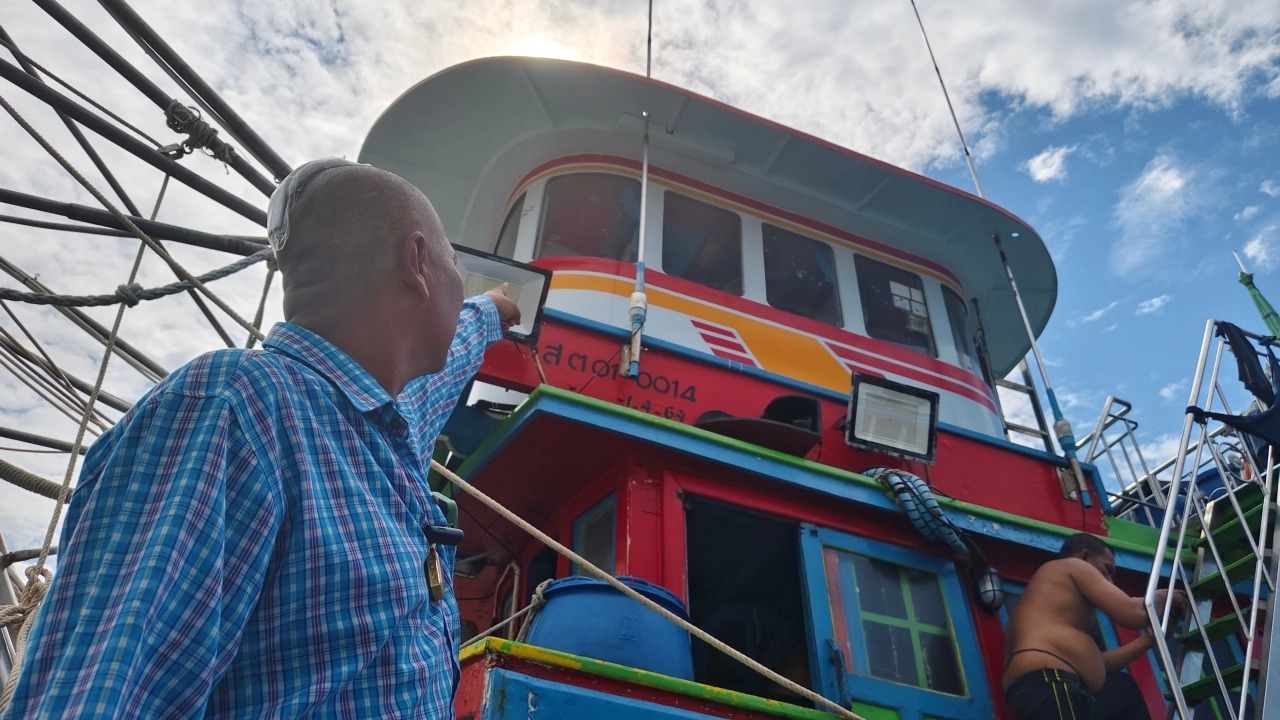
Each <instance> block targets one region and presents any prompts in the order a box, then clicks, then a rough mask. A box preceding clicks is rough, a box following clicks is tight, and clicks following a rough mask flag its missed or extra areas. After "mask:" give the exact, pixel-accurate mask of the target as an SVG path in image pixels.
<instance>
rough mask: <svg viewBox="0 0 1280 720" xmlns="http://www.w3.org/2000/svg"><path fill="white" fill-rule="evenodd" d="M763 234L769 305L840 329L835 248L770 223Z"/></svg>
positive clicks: (765, 276)
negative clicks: (833, 249)
mask: <svg viewBox="0 0 1280 720" xmlns="http://www.w3.org/2000/svg"><path fill="white" fill-rule="evenodd" d="M762 232H763V236H764V287H765V299H767V300H768V301H769V304H770V305H772V306H774V307H776V308H778V309H779V310H785V311H787V312H789V313H795V314H796V315H803V316H804V317H807V318H813V319H814V320H818V321H821V322H824V323H827V324H828V325H835V326H836V327H840V326H841V325H842V324H843V323H842V318H841V316H840V293H839V292H837V288H836V264H835V253H834V251H832V249H831V246H830V245H828V244H826V243H824V242H819V241H817V240H814V239H813V238H808V237H805V236H804V235H799V234H797V233H793V232H791V231H790V230H783V229H782V228H780V227H774V226H773V225H770V224H768V223H764V224H763V225H762Z"/></svg>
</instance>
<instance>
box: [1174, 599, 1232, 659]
mask: <svg viewBox="0 0 1280 720" xmlns="http://www.w3.org/2000/svg"><path fill="white" fill-rule="evenodd" d="M1243 612H1244V614H1245V617H1246V618H1247V617H1248V615H1249V609H1248V608H1244V611H1243ZM1204 632H1205V634H1206V635H1208V636H1209V641H1210V642H1213V641H1215V640H1221V639H1222V638H1224V637H1227V636H1228V635H1231V634H1232V633H1235V632H1242V630H1241V628H1240V621H1239V620H1238V619H1237V618H1236V615H1235V613H1231V612H1229V613H1227V614H1226V615H1223V616H1222V617H1219V618H1215V619H1213V620H1210V621H1209V622H1208V623H1207V624H1206V625H1205V626H1204ZM1178 641H1179V642H1180V643H1181V644H1182V647H1183V649H1185V650H1188V651H1190V650H1204V638H1203V636H1201V634H1200V631H1199V630H1196V629H1192V630H1189V631H1187V632H1186V633H1183V634H1182V636H1181V637H1179V638H1178Z"/></svg>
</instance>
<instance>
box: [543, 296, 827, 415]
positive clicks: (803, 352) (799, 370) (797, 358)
mask: <svg viewBox="0 0 1280 720" xmlns="http://www.w3.org/2000/svg"><path fill="white" fill-rule="evenodd" d="M551 287H552V289H556V290H594V291H596V292H603V293H608V294H610V295H616V296H618V297H628V296H629V295H630V294H631V291H632V289H634V285H633V284H632V283H630V282H627V281H626V280H623V279H621V278H618V277H614V276H603V275H588V274H586V273H581V274H579V273H574V272H572V271H570V272H564V273H556V274H555V275H554V276H553V277H552V281H551ZM645 293H646V294H648V296H649V299H650V301H651V302H652V303H653V304H656V305H660V306H662V307H664V308H667V309H670V310H673V311H675V312H679V313H683V314H685V315H687V316H689V317H694V318H698V319H699V320H706V321H708V322H713V323H718V324H720V325H726V326H728V327H731V328H733V329H734V330H737V331H738V334H739V335H740V336H741V337H742V341H743V342H744V343H746V345H747V347H749V348H750V349H751V353H752V354H753V355H755V357H756V359H757V360H759V362H760V365H761V366H762V367H764V368H766V369H768V370H769V371H770V372H776V373H778V374H780V375H785V376H787V377H791V378H795V379H797V380H802V381H804V382H807V383H812V384H814V385H819V386H821V387H825V388H831V389H832V390H836V391H839V392H846V391H848V389H849V388H848V387H847V385H848V384H849V371H848V370H846V369H845V367H844V364H842V363H841V362H840V361H838V360H837V359H836V358H835V356H833V355H832V354H831V353H830V352H829V351H828V350H827V349H826V347H825V346H824V345H823V344H822V342H820V341H819V340H818V339H817V338H815V337H812V336H810V335H804V334H802V333H799V332H796V331H795V330H792V329H790V328H783V327H778V326H777V325H771V324H769V323H764V322H760V321H758V320H755V319H753V318H752V317H750V316H749V315H741V314H738V313H735V312H731V311H729V310H725V309H723V308H720V307H718V306H716V305H708V304H705V303H701V302H698V301H695V300H691V299H689V298H687V297H684V296H682V295H676V294H673V293H671V292H668V291H665V290H662V289H661V288H656V287H654V286H652V285H650V286H649V287H647V288H645Z"/></svg>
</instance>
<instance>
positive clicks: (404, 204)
mask: <svg viewBox="0 0 1280 720" xmlns="http://www.w3.org/2000/svg"><path fill="white" fill-rule="evenodd" d="M300 170H304V171H305V168H302V169H300ZM301 180H302V182H301V183H299V185H298V186H297V187H294V188H285V187H284V186H283V185H282V187H281V191H287V192H289V193H290V194H291V198H290V200H289V202H288V203H287V208H286V210H285V217H284V223H285V227H286V228H287V235H285V236H284V237H283V238H282V240H283V242H281V240H276V243H277V246H278V247H279V250H278V251H277V262H278V263H279V266H280V271H281V273H282V275H283V276H284V293H285V297H284V312H285V319H286V320H292V319H293V318H294V317H295V316H297V315H298V314H300V313H302V314H312V313H315V312H320V311H324V310H328V309H332V310H339V309H354V308H353V304H354V305H360V304H362V303H363V302H364V301H366V300H367V299H368V298H369V296H370V294H371V293H377V292H380V291H382V290H384V289H386V287H387V285H388V283H389V282H390V281H391V277H392V276H394V274H395V272H396V269H397V267H398V266H399V265H400V264H401V262H402V257H401V256H402V252H401V251H402V247H401V244H402V242H403V241H404V240H405V238H407V237H408V236H410V235H411V234H413V233H415V232H420V233H422V234H423V236H424V237H425V239H426V240H427V243H426V248H427V249H428V252H429V253H430V257H429V258H428V261H430V262H432V263H433V264H435V263H439V262H450V260H449V259H448V258H447V257H443V255H445V254H447V253H446V249H447V247H448V242H447V240H446V239H445V237H444V229H443V228H442V227H441V225H440V220H439V218H438V217H437V216H436V213H435V210H434V209H433V208H432V207H431V203H430V202H428V201H427V198H426V197H425V196H423V194H422V193H421V192H420V191H419V190H418V189H417V188H416V187H414V186H413V185H411V184H410V183H409V182H408V181H406V180H404V179H403V178H401V177H399V176H397V175H394V174H392V173H389V172H387V171H385V170H381V169H379V168H375V167H372V166H369V165H356V164H343V165H338V166H334V167H324V168H321V169H319V170H316V171H314V174H313V175H311V177H303V178H301Z"/></svg>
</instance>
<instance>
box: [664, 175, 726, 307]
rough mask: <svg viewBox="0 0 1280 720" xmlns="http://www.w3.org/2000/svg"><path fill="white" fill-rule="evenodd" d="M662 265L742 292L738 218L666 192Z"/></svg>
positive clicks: (688, 277) (711, 284)
mask: <svg viewBox="0 0 1280 720" xmlns="http://www.w3.org/2000/svg"><path fill="white" fill-rule="evenodd" d="M662 269H663V271H664V272H666V273H667V274H669V275H675V276H676V277H680V278H684V279H685V280H690V281H693V282H696V283H698V284H699V285H706V286H707V287H709V288H715V289H716V290H723V291H724V292H727V293H733V294H734V295H741V294H742V218H740V217H738V214H737V213H735V212H731V211H729V210H725V209H724V208H718V207H716V206H714V205H708V204H707V203H704V202H700V201H698V200H694V199H693V198H690V197H685V196H684V195H681V194H679V193H674V192H667V193H666V195H665V196H664V199H663V210H662Z"/></svg>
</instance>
